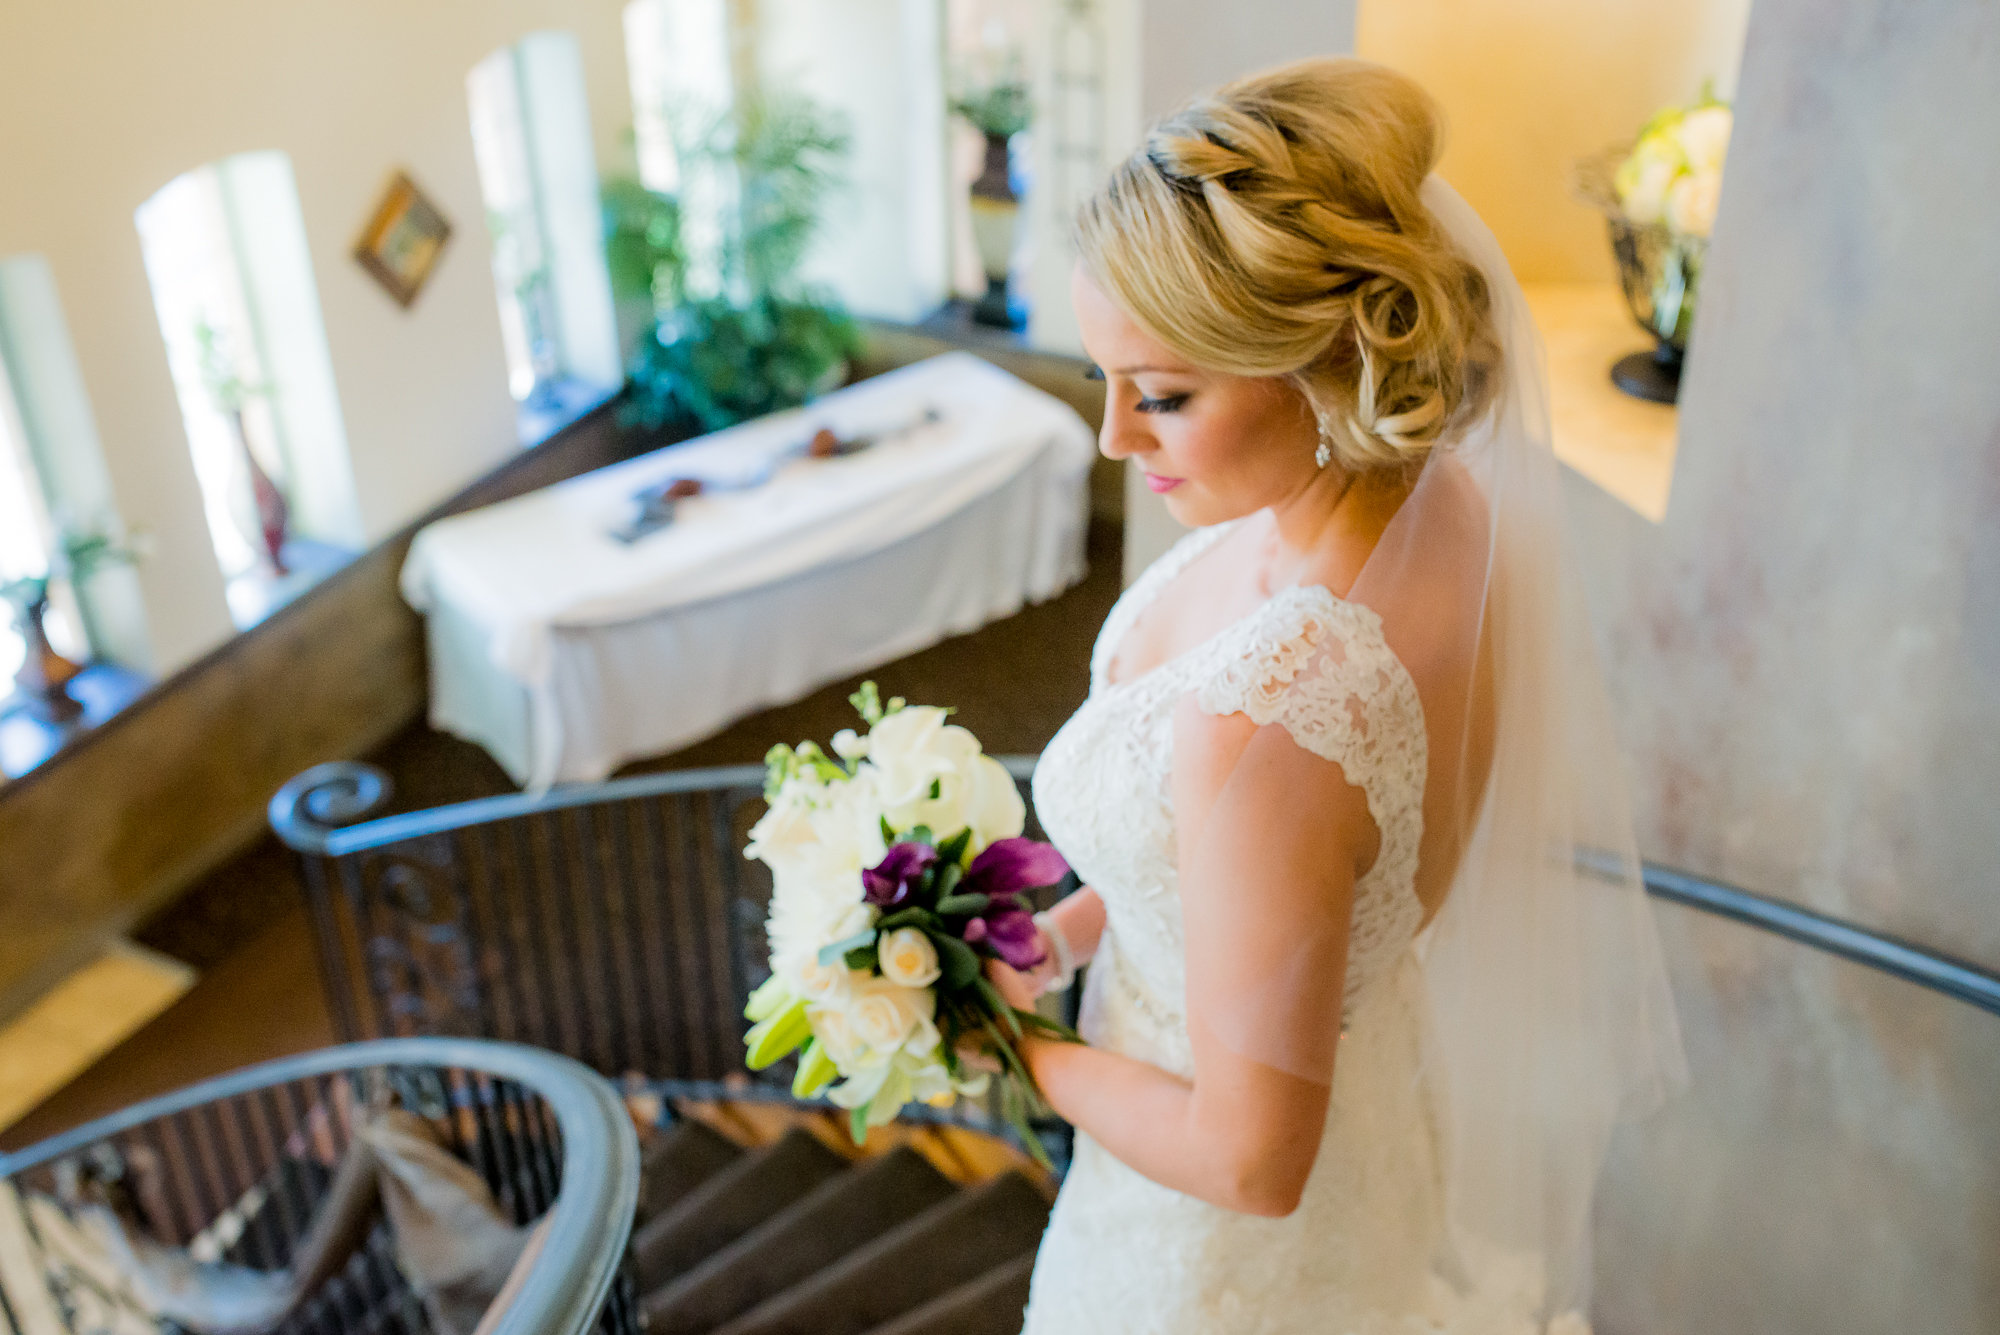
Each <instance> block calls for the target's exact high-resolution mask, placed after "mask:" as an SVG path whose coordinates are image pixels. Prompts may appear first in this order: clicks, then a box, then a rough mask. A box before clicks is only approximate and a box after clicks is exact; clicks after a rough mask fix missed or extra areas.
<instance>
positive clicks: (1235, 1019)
mask: <svg viewBox="0 0 2000 1335" xmlns="http://www.w3.org/2000/svg"><path fill="white" fill-rule="evenodd" d="M1174 808H1175V825H1176V834H1177V846H1178V849H1179V853H1180V859H1181V868H1180V887H1181V899H1182V910H1183V916H1184V920H1185V921H1184V925H1185V928H1186V932H1185V942H1186V950H1187V964H1188V1036H1189V1039H1190V1041H1191V1044H1192V1048H1193V1056H1194V1077H1193V1079H1192V1080H1183V1079H1181V1078H1180V1077H1178V1076H1175V1075H1173V1074H1171V1073H1169V1072H1167V1071H1164V1070H1162V1069H1160V1068H1159V1067H1157V1066H1153V1065H1151V1064H1149V1063H1147V1062H1143V1061H1139V1060H1136V1059H1134V1058H1130V1057H1125V1056H1122V1055H1120V1054H1117V1053H1112V1052H1106V1051H1103V1050H1101V1049H1097V1048H1091V1047H1086V1046H1083V1045H1080V1044H1073V1043H1062V1042H1056V1041H1051V1040H1047V1039H1039V1038H1030V1039H1028V1040H1026V1041H1025V1042H1024V1043H1023V1044H1022V1047H1021V1050H1022V1055H1023V1057H1024V1058H1025V1059H1026V1061H1027V1063H1028V1066H1029V1069H1030V1070H1031V1071H1032V1072H1033V1073H1034V1076H1035V1079H1036V1082H1037V1083H1038V1084H1039V1085H1040V1086H1041V1088H1042V1092H1043V1093H1044V1094H1045V1095H1046V1096H1047V1097H1048V1099H1049V1102H1050V1104H1051V1105H1052V1106H1053V1107H1054V1108H1055V1110H1056V1112H1058V1113H1059V1114H1061V1115H1062V1116H1063V1117H1065V1118H1066V1119H1068V1120H1069V1121H1070V1123H1071V1124H1072V1125H1074V1126H1077V1127H1078V1128H1080V1129H1082V1130H1084V1131H1086V1132H1088V1133H1089V1134H1090V1135H1091V1136H1092V1137H1093V1138H1094V1139H1096V1140H1097V1141H1098V1142H1099V1143H1101V1144H1102V1145H1104V1147H1105V1148H1106V1149H1108V1150H1110V1151H1111V1153H1112V1154H1114V1155H1116V1156H1117V1157H1118V1158H1119V1159H1120V1160H1122V1161H1123V1162H1124V1163H1126V1164H1127V1165H1128V1166H1130V1167H1132V1168H1133V1169H1135V1170H1137V1171H1138V1172H1140V1173H1143V1174H1145V1175H1146V1176H1147V1177H1150V1178H1152V1179H1153V1180H1154V1181H1156V1182H1160V1183H1162V1184H1164V1185H1166V1186H1169V1187H1172V1188H1174V1189H1175V1190H1178V1191H1182V1192H1185V1193H1187V1194H1188V1195H1191V1196H1196V1197H1199V1198H1200V1199H1202V1200H1206V1201H1208V1202H1210V1203H1211V1204H1215V1205H1219V1206H1222V1207H1224V1208H1226V1209H1232V1210H1239V1211H1243V1212H1245V1213H1249V1214H1260V1215H1283V1214H1288V1213H1290V1212H1291V1211H1292V1210H1293V1209H1294V1208H1296V1207H1297V1205H1298V1201H1299V1197H1300V1194H1301V1193H1302V1192H1303V1191H1304V1188H1305V1182H1306V1178H1307V1177H1308V1175H1309V1174H1310V1173H1311V1171H1312V1165H1313V1160H1314V1158H1315V1157H1316V1155H1317V1153H1318V1148H1319V1141H1320V1137H1321V1134H1322V1132H1323V1130H1324V1128H1325V1123H1326V1109H1327V1099H1328V1091H1329V1085H1328V1084H1327V1083H1326V1082H1327V1081H1328V1080H1330V1079H1331V1062H1332V1058H1331V1044H1332V1042H1333V1040H1334V1038H1335V1037H1336V1036H1337V1034H1338V1027H1339V998H1340V995H1341V990H1342V977H1343V970H1344V965H1345V960H1346V940H1347V921H1348V916H1349V912H1350V909H1351V904H1352V895H1353V885H1354V880H1355V877H1356V875H1357V874H1358V870H1359V866H1360V865H1365V862H1366V861H1367V860H1372V858H1373V856H1374V852H1375V846H1376V843H1375V831H1374V825H1373V823H1372V821H1370V819H1369V817H1368V812H1367V804H1366V801H1365V799H1364V798H1363V796H1362V794H1361V793H1360V790H1358V789H1355V788H1353V787H1352V786H1350V785H1349V784H1348V783H1347V781H1346V777H1345V776H1344V775H1343V774H1342V773H1341V771H1340V768H1339V767H1338V766H1337V765H1334V764H1332V763H1331V762H1328V761H1324V760H1321V759H1319V758H1318V757H1316V756H1313V755H1311V754H1310V753H1308V752H1305V751H1303V750H1301V749H1300V748H1299V747H1298V746H1297V745H1296V744H1295V743H1294V742H1293V741H1292V740H1291V737H1290V735H1289V734H1287V733H1286V732H1284V731H1283V729H1281V728H1277V727H1264V728H1260V727H1258V726H1257V725H1255V724H1254V723H1252V722H1251V721H1250V720H1249V719H1248V718H1246V717H1244V716H1243V715H1240V714H1237V715H1228V716H1224V717H1219V718H1218V717H1214V716H1210V715H1206V714H1202V713H1201V712H1200V711H1198V710H1196V709H1194V708H1193V707H1192V705H1188V706H1184V707H1183V710H1182V711H1181V712H1180V713H1179V714H1177V715H1176V720H1175V774H1174ZM1093 898H1095V896H1093ZM1097 910H1098V912H1099V913H1100V914H1101V912H1102V905H1101V902H1100V903H1099V904H1098V905H1097ZM1099 926H1100V928H1101V920H1100V923H1099ZM1064 927H1065V930H1067V924H1066V923H1065V924H1064ZM1093 944H1094V942H1093ZM988 972H989V974H990V975H991V976H992V977H993V978H994V980H995V982H996V984H997V985H999V986H1000V987H1001V989H1002V991H1003V992H1005V993H1007V994H1008V997H1009V1000H1010V1001H1012V1002H1013V1003H1014V1004H1016V1005H1025V1004H1032V1003H1031V994H1030V990H1029V989H1030V987H1031V984H1030V982H1029V980H1028V979H1027V978H1026V977H1025V976H1024V975H1021V974H1018V973H1016V972H1015V971H1013V970H1011V969H1008V968H1007V967H1006V966H1005V965H1003V964H1000V963H998V962H997V961H995V962H991V963H989V965H988ZM1320 1048H1324V1068H1325V1069H1324V1070H1323V1071H1322V1070H1321V1069H1320V1066H1319V1051H1318V1050H1319V1049H1320Z"/></svg>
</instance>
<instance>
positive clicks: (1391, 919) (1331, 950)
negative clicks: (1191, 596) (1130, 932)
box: [1181, 587, 1427, 1083]
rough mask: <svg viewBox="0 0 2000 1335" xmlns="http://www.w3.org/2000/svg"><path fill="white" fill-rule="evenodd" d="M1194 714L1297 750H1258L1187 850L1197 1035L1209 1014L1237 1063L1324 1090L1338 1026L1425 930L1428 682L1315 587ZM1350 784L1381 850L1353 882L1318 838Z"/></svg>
mask: <svg viewBox="0 0 2000 1335" xmlns="http://www.w3.org/2000/svg"><path fill="white" fill-rule="evenodd" d="M1194 703H1195V704H1196V705H1197V707H1199V708H1200V709H1201V710H1202V711H1203V712H1205V713H1208V714H1215V715H1226V714H1239V713H1240V714H1244V715H1246V716H1248V717H1249V719H1250V720H1251V721H1252V722H1253V723H1255V724H1257V725H1258V726H1259V730H1260V733H1261V732H1262V731H1263V729H1264V727H1265V725H1270V724H1276V725H1277V726H1278V727H1280V728H1282V729H1283V730H1284V732H1285V733H1286V734H1288V735H1289V737H1290V739H1291V742H1293V743H1296V748H1294V747H1293V746H1291V745H1289V744H1287V743H1286V742H1285V741H1284V740H1283V739H1282V738H1276V737H1271V736H1268V735H1266V736H1259V737H1253V738H1252V739H1251V740H1250V742H1249V743H1248V746H1247V748H1246V749H1245V750H1244V751H1243V753H1242V755H1241V757H1240V758H1239V759H1238V761H1237V762H1236V764H1235V766H1234V768H1232V770H1231V771H1230V773H1229V776H1228V777H1227V778H1226V779H1224V780H1223V782H1222V785H1221V788H1220V790H1219V792H1218V794H1217V796H1216V797H1215V799H1214V800H1213V804H1212V805H1211V806H1210V807H1208V808H1207V811H1206V814H1205V815H1204V817H1203V818H1202V824H1201V827H1200V829H1201V833H1200V834H1199V835H1198V836H1195V837H1193V838H1192V839H1191V841H1190V844H1189V845H1188V852H1189V854H1190V856H1189V859H1188V865H1187V866H1186V867H1184V869H1183V876H1182V880H1181V887H1182V894H1181V906H1182V916H1183V921H1184V925H1185V931H1186V939H1187V943H1188V945H1187V989H1188V990H1187V1000H1188V1014H1189V1016H1190V1022H1191V1023H1193V1021H1194V1017H1196V1016H1197V1015H1198V1016H1199V1017H1200V1022H1201V1023H1202V1024H1203V1025H1204V1026H1205V1028H1206V1029H1207V1031H1208V1032H1210V1033H1212V1034H1213V1035H1214V1036H1215V1037H1216V1039H1218V1040H1219V1041H1220V1042H1221V1044H1222V1045H1223V1046H1224V1047H1226V1048H1229V1049H1230V1050H1232V1051H1234V1052H1235V1053H1237V1054H1238V1055H1240V1056H1244V1057H1248V1058H1251V1059H1252V1060H1255V1061H1258V1062H1262V1063H1264V1064H1266V1065H1269V1066H1274V1067H1277V1068H1278V1069H1280V1070H1283V1071H1286V1072H1288V1073H1290V1074H1292V1075H1295V1076H1298V1077H1300V1078H1302V1079H1306V1080H1311V1081H1315V1082H1319V1083H1327V1082H1330V1081H1331V1079H1332V1072H1333V1064H1334V1048H1335V1045H1336V1042H1337V1040H1338V1036H1339V1032H1340V1028H1341V1023H1342V1019H1343V1017H1344V1016H1345V1014H1346V1013H1347V1011H1348V1010H1349V1008H1350V1007H1351V1006H1352V1005H1353V1004H1354V1003H1355V1002H1356V1001H1357V1000H1358V998H1359V997H1360V996H1361V995H1362V993H1363V992H1364V991H1366V990H1367V988H1368V987H1369V986H1370V985H1371V984H1372V983H1373V982H1374V981H1375V980H1376V979H1378V978H1381V977H1384V976H1386V973H1387V970H1388V968H1389V966H1390V965H1391V964H1393V962H1394V960H1395V959H1396V958H1397V957H1398V956H1399V955H1400V953H1401V952H1402V950H1403V948H1404V947H1405V946H1407V944H1408V943H1409V940H1410V937H1411V936H1412V935H1413V934H1414V933H1415V931H1416V928H1417V926H1418V921H1419V919H1420V918H1421V916H1422V909H1421V906H1420V905H1419V904H1418V902H1417V900H1416V897H1415V893H1414V882H1415V873H1416V863H1417V853H1418V847H1419V845H1420V843H1421V841H1422V837H1423V793H1424V779H1425V764H1426V759H1427V752H1426V743H1425V737H1424V720H1423V706H1422V703H1421V701H1420V699H1419V698H1418V695H1417V688H1416V684H1415V682H1414V681H1413V680H1412V679H1411V677H1410V674H1409V673H1408V672H1407V671H1406V670H1405V669H1404V666H1403V664H1402V662H1401V661H1400V660H1399V659H1397V657H1396V655H1395V653H1394V652H1393V651H1392V650H1391V649H1390V648H1389V645H1388V642H1387V641H1386V640H1385V639H1384V638H1383V635H1382V623H1381V620H1380V618H1378V617H1377V616H1376V614H1375V613H1374V612H1373V611H1371V610H1369V609H1368V608H1366V607H1363V606H1361V605H1359V604H1355V603H1348V602H1344V601H1342V600H1340V599H1338V598H1335V597H1334V596H1333V595H1332V594H1331V593H1328V592H1327V591H1326V590H1325V589H1320V588H1315V587H1305V588H1301V589H1297V590H1292V591H1289V592H1287V593H1284V594H1280V595H1279V596H1278V597H1277V598H1275V599H1273V600H1272V602H1271V603H1270V604H1269V605H1268V606H1267V610H1266V612H1265V613H1264V614H1263V615H1261V616H1259V617H1258V618H1257V619H1256V621H1255V622H1253V623H1252V624H1251V625H1249V626H1248V627H1246V630H1245V633H1244V635H1242V636H1241V637H1239V638H1237V639H1235V640H1234V641H1233V642H1232V643H1231V644H1230V645H1229V646H1228V653H1227V654H1226V655H1225V656H1224V657H1222V659H1221V661H1220V662H1219V663H1217V664H1216V666H1215V667H1213V668H1212V669H1210V671H1209V673H1208V675H1207V677H1206V679H1205V680H1204V681H1203V683H1202V684H1201V685H1200V686H1198V687H1197V688H1196V690H1195V692H1194ZM1301 752H1303V753H1304V754H1303V755H1301V754H1300V753H1301ZM1311 757H1318V758H1319V760H1330V761H1332V762H1333V763H1334V764H1335V765H1336V766H1338V767H1339V771H1340V773H1339V775H1338V776H1331V775H1329V774H1328V773H1327V772H1326V771H1325V767H1324V766H1322V765H1320V764H1319V761H1318V760H1314V759H1312V758H1311ZM1338 780H1344V781H1345V783H1346V784H1350V785H1352V786H1353V787H1356V788H1359V789H1360V790H1361V792H1362V795H1363V796H1364V797H1365V798H1366V800H1367V804H1368V814H1369V815H1370V816H1371V817H1372V818H1373V819H1374V822H1375V827H1376V830H1377V832H1378V833H1379V835H1380V844H1379V846H1378V850H1377V852H1376V855H1375V858H1374V861H1373V863H1372V864H1371V865H1370V866H1369V868H1368V870H1367V872H1366V873H1365V874H1364V875H1362V876H1361V877H1360V878H1359V879H1355V880H1346V881H1343V877H1344V876H1351V873H1344V872H1342V871H1341V863H1342V861H1343V860H1342V859H1340V858H1338V857H1334V856H1330V855H1329V851H1328V847H1327V845H1326V843H1325V839H1324V833H1323V831H1321V830H1319V829H1316V828H1315V826H1314V825H1313V820H1314V816H1315V813H1316V812H1318V811H1320V810H1321V809H1322V808H1321V807H1320V805H1319V804H1320V803H1321V802H1323V801H1325V800H1327V799H1328V796H1329V793H1330V789H1329V782H1330V781H1338ZM1224 891H1226V893H1225V892H1224Z"/></svg>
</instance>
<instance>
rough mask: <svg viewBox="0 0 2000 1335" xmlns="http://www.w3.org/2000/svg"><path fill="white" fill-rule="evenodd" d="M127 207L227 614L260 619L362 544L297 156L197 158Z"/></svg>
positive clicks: (242, 620)
mask: <svg viewBox="0 0 2000 1335" xmlns="http://www.w3.org/2000/svg"><path fill="white" fill-rule="evenodd" d="M136 222H137V225H138V228H139V239H140V245H141V248H142V250H143V252H144V255H145V262H146V275H147V278H148V280H149V282H150V284H151V286H152V290H153V306H154V310H155V312H156V313H157V315H158V316H159V320H160V335H161V337H162V338H163V339H164V340H165V342H166V348H167V364H168V367H169V369H170V371H171V373H172V375H173V381H174V392H175V394H176V396H177V397H178V398H179V400H180V407H181V420H182V423H183V425H184V426H185V428H186V430H187V437H188V447H189V449H190V451H191V452H192V453H193V455H194V465H195V474H196V476H197V478H198V479H199V481H200V483H201V491H202V500H203V504H204V507H205V509H206V512H207V518H208V528H209V535H210V538H211V540H212V542H213V544H214V547H215V555H216V560H217V562H218V563H219V564H220V566H221V567H222V573H223V576H224V578H225V580H226V581H227V584H228V596H229V609H230V615H231V617H232V619H233V620H234V621H235V622H236V624H237V625H238V626H239V627H242V626H249V625H253V624H255V623H256V622H258V621H260V620H262V619H263V618H264V617H265V616H266V615H268V614H269V613H270V612H271V611H272V610H273V609H274V608H276V607H278V606H280V605H282V604H283V603H285V602H286V601H288V600H289V599H291V598H292V597H294V596H296V595H297V594H298V593H299V592H301V591H302V590H303V589H305V588H307V587H309V586H310V585H311V584H312V583H314V582H315V581H317V580H318V579H319V578H321V577H323V576H324V575H325V574H326V573H327V572H329V571H330V570H332V569H334V568H336V567H338V566H339V565H341V564H343V563H344V562H345V561H346V560H347V559H348V558H349V557H350V556H351V555H352V554H353V553H354V552H355V551H357V550H358V549H359V548H360V547H361V546H362V545H363V537H362V532H361V523H360V515H359V507H358V505H357V504H356V500H355V494H354V476H353V470H352V466H351V464H350V463H349V461H348V456H347V435H346V429H345V426H344V425H343V423H342V421H341V416H340V404H339V399H338V396H337V394H336V392H335V389H334V383H333V366H332V361H331V358H330V357H329V355H328V353H327V347H326V331H325V327H324V325H323V324H322V322H321V319H320V311H319V292H318V288H317V286H316V285H315V283H314V280H313V274H312V264H311V259H310V254H309V251H308V249H307V245H306V236H305V222H304V219H303V217H302V216H301V214H300V211H299V199H298V188H297V186H296V185H295V184H294V182H293V179H292V169H291V162H290V160H289V159H288V158H287V157H286V156H285V155H284V154H283V153H277V152H265V153H246V154H241V155H239V156H236V157H232V158H226V159H224V160H223V161H221V162H217V163H213V164H210V165H209V166H206V167H200V168H197V169H196V170H194V171H191V172H188V173H186V174H185V175H183V176H179V177H176V178H175V179H174V180H173V181H171V182H169V183H168V184H167V185H166V186H165V187H164V188H163V189H161V190H160V192H159V193H158V194H156V195H154V196H153V197H152V198H151V199H149V200H147V201H146V202H145V203H144V204H142V205H141V206H140V207H139V210H138V213H137V215H136Z"/></svg>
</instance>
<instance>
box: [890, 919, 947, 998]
mask: <svg viewBox="0 0 2000 1335" xmlns="http://www.w3.org/2000/svg"><path fill="white" fill-rule="evenodd" d="M875 951H876V959H877V961H878V962H879V964H880V966H881V969H882V976H883V977H884V978H886V979H888V980H889V981H890V982H892V983H894V984H896V986H898V987H929V986H930V985H931V984H932V983H935V982H936V981H937V980H938V978H939V976H940V975H941V974H942V973H943V970H942V969H940V968H939V967H938V956H937V947H936V946H934V945H932V944H931V939H930V937H929V936H928V935H926V934H925V933H924V932H923V930H922V929H921V928H916V927H898V928H897V929H896V930H895V931H893V932H885V933H883V935H882V937H881V939H880V940H879V941H877V942H876V943H875Z"/></svg>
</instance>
